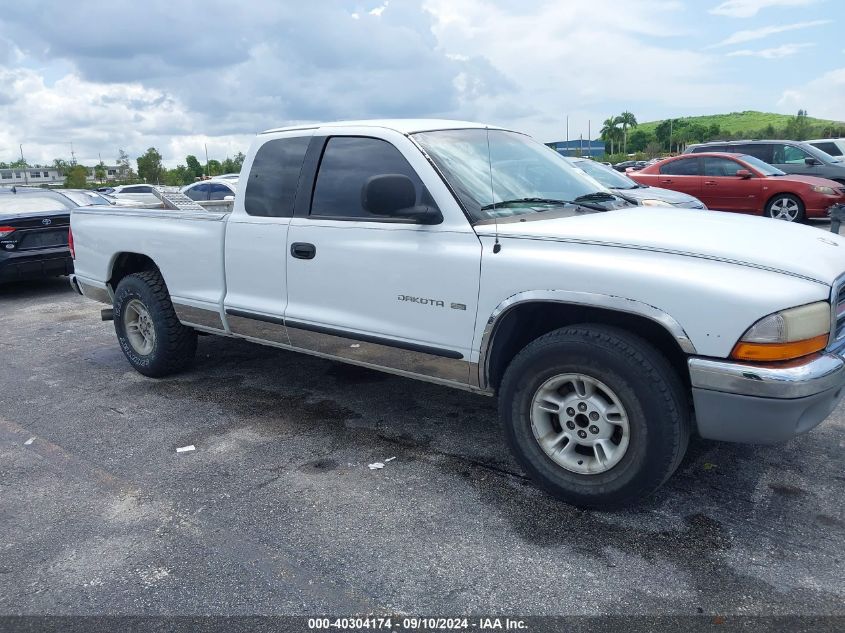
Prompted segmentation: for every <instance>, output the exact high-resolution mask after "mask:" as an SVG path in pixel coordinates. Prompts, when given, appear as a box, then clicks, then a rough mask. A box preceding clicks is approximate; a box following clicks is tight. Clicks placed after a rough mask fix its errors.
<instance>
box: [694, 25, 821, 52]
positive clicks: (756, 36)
mask: <svg viewBox="0 0 845 633" xmlns="http://www.w3.org/2000/svg"><path fill="white" fill-rule="evenodd" d="M823 24H830V20H811V21H809V22H795V23H794V24H781V25H772V26H763V27H760V28H759V29H747V30H743V31H737V32H736V33H733V34H732V35H730V36H729V37H727V38H726V39H724V40H722V41H721V42H717V43H716V44H713V45H711V46H709V47H708V48H716V47H718V46H730V45H731V44H743V43H745V42H753V41H754V40H762V39H764V38H766V37H769V36H770V35H776V34H778V33H786V32H787V31H797V30H799V29H807V28H810V27H813V26H822V25H823Z"/></svg>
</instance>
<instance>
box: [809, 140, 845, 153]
mask: <svg viewBox="0 0 845 633" xmlns="http://www.w3.org/2000/svg"><path fill="white" fill-rule="evenodd" d="M807 143H809V144H810V145H812V146H813V147H815V148H816V149H820V150H821V151H823V152H825V153H826V154H830V155H831V156H834V157H839V156H845V138H817V139H813V140H812V141H807Z"/></svg>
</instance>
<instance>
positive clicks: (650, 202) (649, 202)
mask: <svg viewBox="0 0 845 633" xmlns="http://www.w3.org/2000/svg"><path fill="white" fill-rule="evenodd" d="M641 202H642V205H643V206H644V207H671V206H672V205H671V204H669V203H668V202H666V201H665V200H654V199H651V200H641Z"/></svg>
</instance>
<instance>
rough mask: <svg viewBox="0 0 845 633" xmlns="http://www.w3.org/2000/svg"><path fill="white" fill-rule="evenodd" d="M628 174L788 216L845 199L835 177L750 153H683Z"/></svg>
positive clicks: (822, 213) (712, 202)
mask: <svg viewBox="0 0 845 633" xmlns="http://www.w3.org/2000/svg"><path fill="white" fill-rule="evenodd" d="M626 175H627V176H628V177H629V178H632V179H633V180H636V181H637V182H639V183H640V184H643V185H650V186H652V187H663V188H665V189H673V190H674V191H681V192H683V193H688V194H689V195H691V196H695V197H696V198H698V199H700V200H701V201H702V202H704V204H706V205H707V207H708V208H710V209H715V210H719V211H735V212H737V213H753V214H763V215H765V216H767V217H770V218H776V219H778V220H787V221H790V222H800V221H802V220H804V219H805V218H823V217H827V210H828V209H829V208H830V206H831V205H833V204H835V203H837V202H845V187H843V186H842V184H840V183H838V182H836V181H834V180H827V179H826V178H815V177H813V176H798V175H795V174H786V173H784V172H782V171H781V170H780V169H777V168H775V167H772V166H771V165H769V164H768V163H764V162H763V161H761V160H760V159H758V158H754V157H753V156H748V155H747V154H729V153H726V152H709V153H701V154H684V155H682V156H676V157H674V158H667V159H666V160H662V161H660V162H658V163H654V164H653V165H649V166H648V167H645V168H643V169H641V170H640V171H634V172H629V173H628V174H626Z"/></svg>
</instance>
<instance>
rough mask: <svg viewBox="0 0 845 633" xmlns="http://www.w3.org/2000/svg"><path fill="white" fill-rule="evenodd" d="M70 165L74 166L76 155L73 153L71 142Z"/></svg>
mask: <svg viewBox="0 0 845 633" xmlns="http://www.w3.org/2000/svg"><path fill="white" fill-rule="evenodd" d="M70 164H71V165H76V153H75V152H74V151H73V141H71V142H70Z"/></svg>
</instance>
